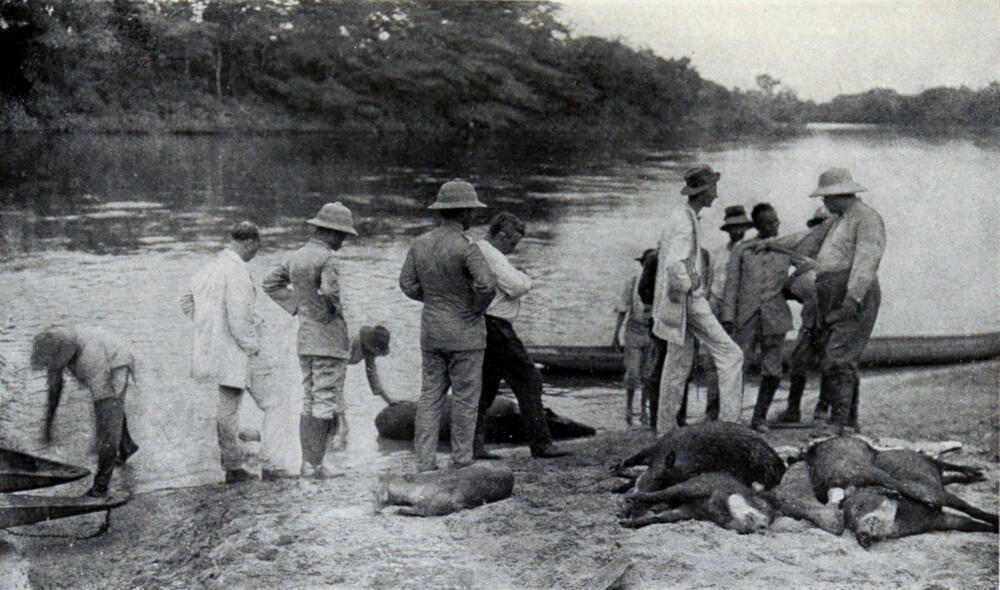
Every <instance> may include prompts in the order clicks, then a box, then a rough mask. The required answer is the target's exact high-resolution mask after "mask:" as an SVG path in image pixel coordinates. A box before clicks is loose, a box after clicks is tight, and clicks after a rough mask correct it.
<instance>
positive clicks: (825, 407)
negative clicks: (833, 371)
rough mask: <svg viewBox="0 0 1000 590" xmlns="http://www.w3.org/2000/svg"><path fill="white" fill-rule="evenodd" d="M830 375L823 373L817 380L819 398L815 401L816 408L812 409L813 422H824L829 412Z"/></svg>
mask: <svg viewBox="0 0 1000 590" xmlns="http://www.w3.org/2000/svg"><path fill="white" fill-rule="evenodd" d="M831 389H832V387H831V381H830V377H828V376H826V375H823V376H822V377H820V381H819V400H817V401H816V409H814V410H813V418H812V419H813V422H826V421H827V419H828V418H829V412H830V391H831Z"/></svg>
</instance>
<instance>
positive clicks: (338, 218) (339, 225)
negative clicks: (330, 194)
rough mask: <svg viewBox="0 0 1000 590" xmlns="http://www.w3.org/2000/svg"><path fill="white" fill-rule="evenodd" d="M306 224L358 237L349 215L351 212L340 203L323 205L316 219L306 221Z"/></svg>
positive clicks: (351, 216)
mask: <svg viewBox="0 0 1000 590" xmlns="http://www.w3.org/2000/svg"><path fill="white" fill-rule="evenodd" d="M306 223H308V224H310V225H315V226H316V227H325V228H326V229H332V230H335V231H339V232H344V233H345V234H351V235H355V236H356V235H358V232H357V231H355V229H354V216H353V215H351V210H350V209H348V208H347V207H345V206H343V205H342V204H341V203H340V201H337V202H336V203H327V204H326V205H323V208H322V209H320V210H319V213H317V214H316V217H313V218H312V219H310V220H308V221H306Z"/></svg>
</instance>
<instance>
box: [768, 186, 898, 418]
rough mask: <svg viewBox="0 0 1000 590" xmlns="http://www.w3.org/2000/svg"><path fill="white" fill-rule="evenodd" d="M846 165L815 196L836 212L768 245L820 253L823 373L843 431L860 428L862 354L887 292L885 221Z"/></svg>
mask: <svg viewBox="0 0 1000 590" xmlns="http://www.w3.org/2000/svg"><path fill="white" fill-rule="evenodd" d="M866 190H868V189H866V188H865V187H864V186H862V185H860V184H858V183H857V182H854V179H853V178H851V173H850V172H848V171H847V169H846V168H830V169H829V170H827V171H826V172H824V173H823V174H821V175H820V177H819V183H818V186H817V187H816V190H814V191H813V192H812V194H810V195H809V196H810V197H820V198H822V199H823V204H824V205H825V206H826V208H827V210H828V211H829V212H830V213H831V214H832V216H831V217H830V218H828V219H826V220H825V221H823V222H822V223H820V224H819V225H817V226H815V227H814V228H813V229H811V230H809V231H808V232H806V233H805V234H793V235H790V236H785V237H783V238H775V239H773V240H768V241H767V243H766V244H765V245H764V247H776V248H790V249H793V250H796V251H797V252H799V253H801V254H805V255H806V256H811V257H815V258H816V297H817V301H818V308H819V321H820V322H821V323H822V326H823V330H824V331H825V332H826V334H825V345H824V347H823V360H822V368H821V370H822V373H823V380H824V382H825V383H824V384H825V385H826V386H827V387H828V390H829V392H830V397H831V399H830V403H831V406H832V415H831V417H830V421H831V423H833V424H834V425H835V426H836V428H837V430H838V431H839V432H844V431H851V430H854V431H856V430H857V428H858V394H857V390H858V360H859V359H860V358H861V353H862V352H864V349H865V346H867V345H868V339H869V338H870V337H871V333H872V328H873V327H874V326H875V318H876V317H877V316H878V308H879V303H880V302H881V299H882V292H881V290H880V289H879V284H878V274H877V273H878V266H879V263H880V262H881V261H882V254H883V252H884V251H885V225H884V223H883V222H882V217H881V216H880V215H879V214H878V212H877V211H875V210H874V209H872V208H871V207H869V206H868V205H867V204H865V203H864V202H862V200H861V199H860V198H858V196H857V194H858V193H860V192H863V191H866Z"/></svg>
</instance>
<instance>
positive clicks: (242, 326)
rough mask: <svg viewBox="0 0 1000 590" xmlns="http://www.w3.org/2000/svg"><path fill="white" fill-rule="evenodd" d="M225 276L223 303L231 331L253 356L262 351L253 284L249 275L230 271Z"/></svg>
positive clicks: (244, 349) (244, 350)
mask: <svg viewBox="0 0 1000 590" xmlns="http://www.w3.org/2000/svg"><path fill="white" fill-rule="evenodd" d="M224 278H225V281H226V286H225V295H224V300H223V305H224V306H225V310H226V311H225V313H226V324H227V325H228V326H229V333H230V334H232V335H233V338H234V339H235V340H236V343H237V344H238V345H239V347H240V349H242V350H243V352H245V353H246V354H247V355H249V356H253V355H255V354H257V353H258V352H260V343H259V342H258V340H257V327H256V326H255V325H254V310H253V284H252V283H251V282H250V276H249V275H247V276H239V275H237V274H235V273H230V274H228V275H227V276H226V277H224Z"/></svg>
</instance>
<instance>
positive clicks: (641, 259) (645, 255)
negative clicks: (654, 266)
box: [636, 248, 656, 262]
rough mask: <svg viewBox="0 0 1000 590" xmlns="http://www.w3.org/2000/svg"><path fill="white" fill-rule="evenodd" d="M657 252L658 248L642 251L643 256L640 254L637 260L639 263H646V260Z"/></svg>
mask: <svg viewBox="0 0 1000 590" xmlns="http://www.w3.org/2000/svg"><path fill="white" fill-rule="evenodd" d="M655 252H656V248H646V249H645V250H643V251H642V254H640V255H639V256H638V257H637V258H636V260H638V261H639V262H645V261H646V259H647V258H649V257H650V255H652V254H654V253H655Z"/></svg>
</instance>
